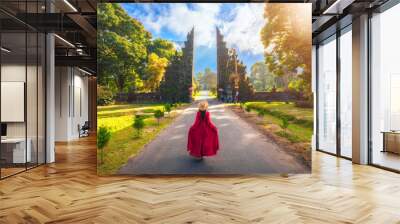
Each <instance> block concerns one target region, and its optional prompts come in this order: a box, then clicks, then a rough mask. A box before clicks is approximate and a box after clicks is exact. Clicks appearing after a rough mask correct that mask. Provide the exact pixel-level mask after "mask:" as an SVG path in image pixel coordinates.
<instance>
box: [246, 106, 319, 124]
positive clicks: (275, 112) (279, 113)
mask: <svg viewBox="0 0 400 224" xmlns="http://www.w3.org/2000/svg"><path fill="white" fill-rule="evenodd" d="M251 110H255V111H257V112H258V114H260V113H262V114H268V115H271V116H274V117H277V118H279V119H282V120H283V119H286V120H288V121H290V122H291V123H293V124H297V125H300V126H302V127H305V128H313V127H314V123H313V121H309V120H304V119H298V118H296V117H295V116H293V115H290V114H286V113H284V112H282V111H279V110H271V109H266V108H260V107H258V106H256V105H251V104H250V105H246V111H248V112H250V111H251ZM261 111H262V112H261Z"/></svg>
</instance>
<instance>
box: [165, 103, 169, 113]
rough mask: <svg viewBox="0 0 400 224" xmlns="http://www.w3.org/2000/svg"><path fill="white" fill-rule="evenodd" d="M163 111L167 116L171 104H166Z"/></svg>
mask: <svg viewBox="0 0 400 224" xmlns="http://www.w3.org/2000/svg"><path fill="white" fill-rule="evenodd" d="M164 110H165V112H167V113H168V114H169V112H171V104H169V103H167V104H165V105H164Z"/></svg>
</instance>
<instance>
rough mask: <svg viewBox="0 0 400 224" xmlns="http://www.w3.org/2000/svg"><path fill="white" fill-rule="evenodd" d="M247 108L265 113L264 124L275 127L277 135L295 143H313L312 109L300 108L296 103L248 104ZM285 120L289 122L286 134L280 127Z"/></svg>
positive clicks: (246, 104)
mask: <svg viewBox="0 0 400 224" xmlns="http://www.w3.org/2000/svg"><path fill="white" fill-rule="evenodd" d="M245 107H248V108H250V109H251V110H252V111H254V112H256V113H258V112H259V111H261V110H262V111H264V112H265V113H264V115H263V120H264V124H265V125H266V126H269V125H274V126H275V128H274V130H275V134H277V135H279V136H281V137H284V138H286V139H288V140H289V141H291V142H293V143H296V142H305V143H309V142H310V141H311V137H312V134H313V109H312V108H299V107H296V106H295V105H294V103H285V102H270V103H267V102H247V103H245ZM284 118H287V119H288V120H289V126H288V127H287V130H286V132H285V131H284V130H283V129H282V128H281V127H280V124H282V119H284Z"/></svg>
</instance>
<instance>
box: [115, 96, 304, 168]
mask: <svg viewBox="0 0 400 224" xmlns="http://www.w3.org/2000/svg"><path fill="white" fill-rule="evenodd" d="M207 98H208V97H207V95H206V94H203V96H202V97H200V99H207ZM209 104H210V106H209V111H210V113H211V118H212V121H213V122H214V124H215V125H216V126H217V128H218V131H219V141H220V150H219V151H218V154H217V155H216V156H213V157H205V158H204V159H203V160H202V161H197V160H195V159H193V158H192V157H191V156H189V154H188V153H187V151H186V145H187V135H188V131H189V128H190V126H191V125H192V123H193V122H194V118H195V113H196V112H197V104H196V103H194V104H193V105H192V106H191V107H190V108H187V109H186V110H185V111H184V112H183V114H182V115H180V116H179V117H178V118H177V119H176V120H175V121H174V122H173V123H172V124H171V125H170V126H169V127H168V128H166V129H165V130H164V131H162V132H161V133H160V135H159V136H158V137H157V138H156V139H154V140H153V141H152V142H151V143H149V144H148V145H146V146H145V148H144V149H143V150H142V151H141V153H139V154H138V155H137V156H135V157H132V158H130V159H129V161H128V162H127V164H125V165H124V166H123V167H121V169H120V170H119V174H134V175H138V174H181V175H182V174H189V175H190V174H269V173H307V172H308V171H309V168H307V166H305V165H304V164H302V163H301V162H299V161H298V160H297V159H295V158H294V157H293V156H292V155H290V154H288V153H287V152H286V151H285V150H283V149H281V148H279V146H277V145H276V144H274V143H273V142H272V141H271V140H269V139H268V138H267V137H265V136H264V135H263V134H261V133H260V132H259V131H258V130H256V129H255V128H253V127H251V126H250V125H249V124H247V123H246V122H245V121H243V120H242V119H241V118H240V117H238V116H237V115H236V114H234V113H233V112H232V111H231V110H230V109H228V108H226V107H224V105H223V104H221V103H219V102H217V101H215V100H209Z"/></svg>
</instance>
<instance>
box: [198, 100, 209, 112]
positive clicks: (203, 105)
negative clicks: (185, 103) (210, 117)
mask: <svg viewBox="0 0 400 224" xmlns="http://www.w3.org/2000/svg"><path fill="white" fill-rule="evenodd" d="M207 108H208V102H207V101H201V102H200V103H199V110H201V111H204V110H207Z"/></svg>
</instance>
